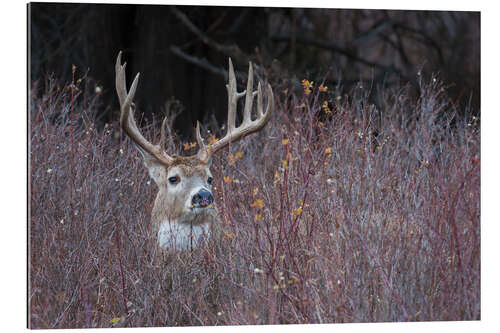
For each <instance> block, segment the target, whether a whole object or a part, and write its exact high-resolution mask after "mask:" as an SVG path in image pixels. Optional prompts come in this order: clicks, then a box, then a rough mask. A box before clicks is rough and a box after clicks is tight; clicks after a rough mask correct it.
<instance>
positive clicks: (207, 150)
mask: <svg viewBox="0 0 500 333" xmlns="http://www.w3.org/2000/svg"><path fill="white" fill-rule="evenodd" d="M226 88H227V99H228V101H227V102H228V107H227V133H226V135H225V136H224V137H223V138H222V139H220V140H219V141H217V142H214V143H213V144H210V145H208V146H205V144H204V143H203V140H202V138H201V135H200V123H197V125H196V140H197V141H198V145H199V147H200V150H199V152H198V157H199V158H200V159H201V160H202V161H208V160H210V158H211V156H212V155H213V154H214V153H215V152H217V151H218V150H220V149H222V148H224V147H225V146H227V145H229V144H230V143H231V142H235V141H237V140H240V139H241V138H243V137H245V136H247V135H249V134H251V133H254V132H257V131H259V130H261V129H262V128H263V127H264V126H265V125H266V123H267V122H268V121H269V119H270V118H271V113H272V111H273V107H274V95H273V90H272V88H271V85H269V84H268V85H267V98H268V101H267V107H266V113H263V112H262V111H263V105H262V88H261V84H260V82H259V84H258V87H257V91H253V68H252V63H250V66H249V68H248V81H247V89H246V90H244V91H243V92H238V91H237V89H236V77H235V75H234V68H233V63H232V61H231V58H229V83H228V84H227V85H226ZM245 95H246V97H245V109H244V111H243V122H242V123H241V125H240V126H239V127H236V125H235V120H236V109H237V104H238V100H239V99H240V98H241V97H243V96H245ZM255 96H257V119H255V120H252V119H251V113H252V106H253V99H254V97H255Z"/></svg>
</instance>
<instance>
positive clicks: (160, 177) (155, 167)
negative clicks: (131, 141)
mask: <svg viewBox="0 0 500 333" xmlns="http://www.w3.org/2000/svg"><path fill="white" fill-rule="evenodd" d="M136 147H137V150H139V152H140V153H141V155H142V158H143V160H144V165H145V166H146V168H147V169H148V173H149V177H151V178H153V180H154V181H155V183H156V184H157V185H158V186H160V185H161V184H163V183H164V182H165V177H166V170H165V164H163V163H161V162H160V161H158V159H156V158H155V157H154V156H153V155H151V154H150V153H148V152H146V151H144V150H142V149H141V148H140V147H139V146H137V145H136Z"/></svg>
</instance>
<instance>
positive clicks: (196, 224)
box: [115, 52, 274, 252]
mask: <svg viewBox="0 0 500 333" xmlns="http://www.w3.org/2000/svg"><path fill="white" fill-rule="evenodd" d="M125 65H126V63H125V64H123V65H122V64H121V52H120V53H119V54H118V57H117V59H116V66H115V70H116V92H117V94H118V98H119V100H120V111H121V115H120V124H121V126H122V128H123V131H124V132H125V133H126V134H127V135H128V136H129V137H130V139H132V141H134V143H135V144H136V146H137V148H138V150H139V151H140V152H141V154H142V156H143V158H144V164H145V165H146V167H147V168H148V171H149V175H150V176H151V178H153V180H154V181H155V182H156V184H157V185H158V189H159V191H158V194H157V196H156V200H155V203H154V207H153V210H152V213H151V219H152V220H151V224H152V227H153V234H154V235H157V245H158V246H159V248H160V250H161V252H163V251H165V250H166V251H171V250H174V251H175V250H186V249H190V248H194V247H195V246H197V245H198V243H199V242H200V241H201V240H202V239H204V238H205V239H206V238H208V237H209V236H210V232H211V228H212V226H213V225H214V224H216V223H218V221H219V217H218V213H217V209H216V207H215V205H214V198H213V195H212V191H211V184H212V175H211V173H210V165H211V163H212V155H213V154H214V153H216V152H217V151H219V150H221V149H222V148H223V147H225V146H227V145H229V144H230V143H231V142H234V141H236V140H239V139H241V138H243V137H245V136H247V135H249V134H251V133H254V132H257V131H259V130H261V129H262V128H263V127H264V126H265V125H266V123H267V122H268V121H269V119H270V116H271V112H272V111H273V104H274V96H273V91H272V89H271V86H270V85H269V84H268V85H267V106H266V112H265V113H264V112H263V100H262V88H261V84H260V82H259V84H258V88H257V91H253V69H252V64H251V63H250V67H249V69H248V81H247V89H246V90H245V91H243V92H238V91H237V90H236V78H235V75H234V69H233V64H232V62H231V59H229V83H228V84H227V85H226V87H227V93H228V112H227V133H226V135H225V136H224V138H222V139H220V140H219V141H216V142H215V143H212V144H210V145H205V144H204V143H203V139H202V138H201V135H200V124H199V123H197V126H196V140H197V142H198V146H199V150H198V153H197V154H196V155H193V156H177V155H168V154H167V153H166V152H165V151H164V150H163V148H162V147H163V145H164V142H165V132H164V129H165V120H166V119H165V120H164V122H163V124H162V128H161V132H160V142H159V144H158V145H153V144H152V143H151V142H149V141H148V140H146V139H145V138H144V136H142V134H141V133H140V131H139V129H138V127H137V124H136V123H135V120H134V113H133V110H132V109H133V108H132V106H133V103H132V100H133V98H134V95H135V91H136V89H137V84H138V82H139V73H138V74H137V75H136V77H135V79H134V81H133V82H132V85H131V87H130V91H129V92H127V87H126V82H125ZM243 96H246V98H245V108H244V113H243V121H242V123H241V125H240V126H239V127H236V126H235V120H236V108H237V102H238V99H240V98H241V97H243ZM255 96H257V119H255V120H252V119H251V114H252V106H253V100H254V97H255Z"/></svg>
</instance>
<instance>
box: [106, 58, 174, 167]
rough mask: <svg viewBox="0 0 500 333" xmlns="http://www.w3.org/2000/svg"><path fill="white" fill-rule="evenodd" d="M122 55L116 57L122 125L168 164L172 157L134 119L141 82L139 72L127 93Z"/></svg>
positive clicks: (137, 141) (133, 138) (146, 149)
mask: <svg viewBox="0 0 500 333" xmlns="http://www.w3.org/2000/svg"><path fill="white" fill-rule="evenodd" d="M121 55H122V52H121V51H120V52H119V53H118V57H117V58H116V65H115V71H116V73H115V74H116V77H115V84H116V93H117V95H118V99H119V100H120V125H121V126H122V128H123V130H124V131H125V133H127V135H128V136H129V137H130V138H131V139H132V141H134V142H135V143H136V144H137V146H138V147H139V148H140V149H141V150H143V151H145V152H147V153H149V154H150V155H152V156H153V157H154V158H156V159H157V160H158V161H159V162H161V163H163V164H165V165H168V164H170V163H171V162H172V157H170V156H168V155H167V154H166V153H165V152H163V150H162V149H161V146H155V145H153V144H152V143H151V142H149V141H148V140H146V139H145V138H144V136H142V134H141V132H140V131H139V128H138V127H137V124H136V122H135V120H134V114H133V111H132V100H133V99H134V95H135V92H136V89H137V85H138V83H139V73H137V75H136V76H135V78H134V81H133V82H132V85H131V86H130V91H129V92H128V93H127V85H126V78H125V66H126V64H123V65H122V64H121Z"/></svg>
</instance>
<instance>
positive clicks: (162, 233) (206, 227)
mask: <svg viewBox="0 0 500 333" xmlns="http://www.w3.org/2000/svg"><path fill="white" fill-rule="evenodd" d="M209 237H210V223H203V224H198V225H192V224H190V223H179V222H176V221H172V222H170V221H164V222H163V223H162V225H161V226H160V230H158V245H159V246H160V247H163V248H168V249H172V250H180V251H182V250H189V249H193V248H195V247H197V246H198V244H199V243H200V242H201V241H202V240H203V239H208V238H209Z"/></svg>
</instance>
